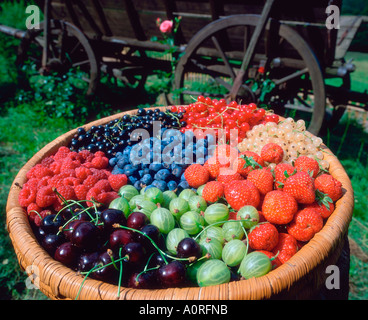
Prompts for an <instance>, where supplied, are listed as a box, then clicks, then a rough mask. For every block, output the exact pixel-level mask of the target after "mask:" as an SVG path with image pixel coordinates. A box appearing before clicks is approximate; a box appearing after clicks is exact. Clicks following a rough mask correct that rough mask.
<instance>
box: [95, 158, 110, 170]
mask: <svg viewBox="0 0 368 320" xmlns="http://www.w3.org/2000/svg"><path fill="white" fill-rule="evenodd" d="M91 165H92V167H93V168H96V169H106V168H107V167H108V166H109V159H108V158H106V157H100V156H99V157H94V158H93V159H92V161H91Z"/></svg>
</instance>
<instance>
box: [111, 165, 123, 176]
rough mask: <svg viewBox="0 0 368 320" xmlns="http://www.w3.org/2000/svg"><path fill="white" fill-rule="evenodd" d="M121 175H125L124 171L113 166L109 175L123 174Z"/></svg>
mask: <svg viewBox="0 0 368 320" xmlns="http://www.w3.org/2000/svg"><path fill="white" fill-rule="evenodd" d="M123 173H125V171H124V170H123V169H121V168H119V167H117V166H115V167H114V168H113V169H112V171H111V174H123Z"/></svg>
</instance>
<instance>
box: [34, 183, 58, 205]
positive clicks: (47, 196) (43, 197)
mask: <svg viewBox="0 0 368 320" xmlns="http://www.w3.org/2000/svg"><path fill="white" fill-rule="evenodd" d="M55 201H57V199H56V194H55V192H54V191H53V187H52V186H46V187H42V188H41V189H39V190H38V191H37V195H36V204H37V205H38V206H39V207H41V208H46V207H49V206H52V205H53V204H54V202H55Z"/></svg>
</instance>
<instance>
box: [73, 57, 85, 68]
mask: <svg viewBox="0 0 368 320" xmlns="http://www.w3.org/2000/svg"><path fill="white" fill-rule="evenodd" d="M87 63H89V60H88V59H87V60H83V61H79V62H75V63H73V64H72V67H73V68H75V67H78V66H82V65H84V64H87Z"/></svg>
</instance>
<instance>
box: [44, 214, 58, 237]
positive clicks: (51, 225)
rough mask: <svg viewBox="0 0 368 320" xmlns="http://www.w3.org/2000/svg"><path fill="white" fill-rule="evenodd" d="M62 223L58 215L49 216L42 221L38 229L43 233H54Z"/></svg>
mask: <svg viewBox="0 0 368 320" xmlns="http://www.w3.org/2000/svg"><path fill="white" fill-rule="evenodd" d="M63 223H64V219H63V217H62V216H61V215H60V214H59V215H57V214H49V215H47V216H46V217H44V218H43V219H42V221H41V226H40V228H41V229H42V230H43V231H45V233H56V232H58V231H59V228H60V227H61V226H62V225H63Z"/></svg>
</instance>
